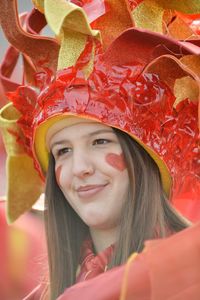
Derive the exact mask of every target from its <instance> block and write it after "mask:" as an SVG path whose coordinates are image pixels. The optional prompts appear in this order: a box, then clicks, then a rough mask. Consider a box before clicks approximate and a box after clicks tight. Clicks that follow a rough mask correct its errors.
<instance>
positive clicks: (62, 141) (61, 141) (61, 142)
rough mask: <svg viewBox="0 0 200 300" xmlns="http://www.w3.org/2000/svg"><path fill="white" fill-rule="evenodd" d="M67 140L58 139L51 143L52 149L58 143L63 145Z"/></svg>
mask: <svg viewBox="0 0 200 300" xmlns="http://www.w3.org/2000/svg"><path fill="white" fill-rule="evenodd" d="M66 142H67V140H59V141H56V142H54V143H52V145H50V147H49V148H50V149H53V148H54V147H55V146H57V145H63V144H65V143H66Z"/></svg>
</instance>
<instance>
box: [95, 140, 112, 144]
mask: <svg viewBox="0 0 200 300" xmlns="http://www.w3.org/2000/svg"><path fill="white" fill-rule="evenodd" d="M108 143H110V140H108V139H96V140H94V142H93V145H105V144H108Z"/></svg>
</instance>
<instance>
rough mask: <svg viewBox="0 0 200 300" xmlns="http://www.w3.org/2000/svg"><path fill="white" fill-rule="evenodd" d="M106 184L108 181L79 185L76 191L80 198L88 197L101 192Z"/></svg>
mask: <svg viewBox="0 0 200 300" xmlns="http://www.w3.org/2000/svg"><path fill="white" fill-rule="evenodd" d="M107 185H108V183H106V184H98V185H86V186H81V187H79V188H78V189H77V193H78V196H79V197H80V198H89V197H92V196H94V195H95V194H97V193H99V192H101V191H102V190H103V189H104V188H105V187H106V186H107Z"/></svg>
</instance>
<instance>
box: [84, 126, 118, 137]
mask: <svg viewBox="0 0 200 300" xmlns="http://www.w3.org/2000/svg"><path fill="white" fill-rule="evenodd" d="M100 133H113V131H112V129H110V128H108V129H99V130H96V131H93V132H91V133H89V134H86V136H87V135H89V136H94V135H97V134H100Z"/></svg>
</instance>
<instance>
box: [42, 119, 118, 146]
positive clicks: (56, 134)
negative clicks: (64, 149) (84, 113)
mask: <svg viewBox="0 0 200 300" xmlns="http://www.w3.org/2000/svg"><path fill="white" fill-rule="evenodd" d="M68 121H69V122H67V123H65V122H62V121H58V124H56V125H57V128H56V129H57V130H55V128H54V130H53V134H52V135H49V137H48V144H49V145H50V146H51V145H52V143H55V142H57V141H58V140H60V139H61V138H63V137H64V138H66V139H68V138H73V139H76V138H80V137H85V136H86V137H87V136H88V135H94V134H98V133H103V132H113V130H112V128H111V127H109V126H108V125H105V124H102V123H100V122H96V121H93V120H88V119H83V118H73V119H72V120H71V121H72V122H70V120H68Z"/></svg>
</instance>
